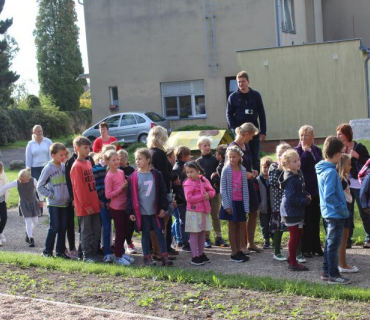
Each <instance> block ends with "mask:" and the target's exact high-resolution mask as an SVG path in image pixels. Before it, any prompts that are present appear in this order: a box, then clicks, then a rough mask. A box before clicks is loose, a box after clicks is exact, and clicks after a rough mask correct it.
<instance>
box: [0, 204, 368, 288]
mask: <svg viewBox="0 0 370 320" xmlns="http://www.w3.org/2000/svg"><path fill="white" fill-rule="evenodd" d="M47 228H48V225H47V217H45V216H43V217H41V218H39V224H38V226H37V228H36V230H35V242H36V247H35V248H29V247H28V245H27V243H26V242H25V240H24V236H25V226H24V220H23V218H22V217H19V216H18V212H17V210H16V209H10V210H9V211H8V223H7V225H6V227H5V231H4V234H5V236H6V238H7V243H5V244H4V245H3V246H2V247H0V251H1V250H6V251H17V252H32V253H35V254H40V253H41V252H42V249H43V244H44V241H45V238H46V233H47ZM76 236H77V234H76ZM76 239H77V237H76ZM135 245H136V246H137V248H140V247H141V246H140V242H139V241H135ZM206 254H207V255H208V256H209V258H210V259H211V260H212V262H211V263H209V264H205V265H204V266H199V267H194V266H192V265H190V259H191V258H190V257H191V256H190V253H184V252H181V253H180V255H179V256H177V259H176V261H175V266H179V267H181V268H184V269H199V270H201V269H204V270H213V271H215V272H220V273H224V274H248V275H252V276H271V277H274V278H283V279H290V280H291V279H296V280H307V281H314V282H320V272H321V266H322V258H321V257H314V258H311V259H307V263H306V266H307V267H308V268H309V269H310V270H309V271H308V272H289V271H288V269H287V263H286V262H278V261H275V260H273V259H272V256H273V251H272V250H271V249H269V250H264V251H263V252H262V253H252V254H251V255H250V260H249V261H248V262H246V263H232V262H230V261H229V257H230V249H228V248H212V249H206ZM283 254H285V255H286V254H287V250H286V248H284V250H283ZM136 257H137V259H136V260H137V262H136V264H138V265H139V264H141V259H142V256H141V254H140V252H139V254H137V255H136ZM347 257H348V258H347V259H348V262H349V264H351V265H356V266H357V267H358V268H359V270H360V272H359V273H357V274H349V275H348V277H349V278H350V279H351V280H352V285H354V286H359V287H364V288H369V287H370V277H368V272H369V271H370V270H369V269H370V267H369V261H370V250H369V249H362V248H360V247H354V248H353V249H350V250H348V251H347Z"/></svg>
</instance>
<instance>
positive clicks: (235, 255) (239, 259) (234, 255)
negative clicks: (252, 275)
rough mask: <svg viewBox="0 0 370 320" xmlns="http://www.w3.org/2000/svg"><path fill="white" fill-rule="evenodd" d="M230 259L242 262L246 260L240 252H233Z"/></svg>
mask: <svg viewBox="0 0 370 320" xmlns="http://www.w3.org/2000/svg"><path fill="white" fill-rule="evenodd" d="M230 261H231V262H237V263H241V262H244V259H243V258H242V257H241V256H240V255H238V253H236V254H232V255H231V256H230Z"/></svg>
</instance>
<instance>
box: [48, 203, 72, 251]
mask: <svg viewBox="0 0 370 320" xmlns="http://www.w3.org/2000/svg"><path fill="white" fill-rule="evenodd" d="M48 209H49V210H48V211H49V230H48V234H47V236H46V241H45V248H44V253H52V252H53V249H54V242H55V237H56V236H57V234H58V238H57V246H56V253H64V252H65V250H66V244H65V242H66V230H67V215H68V208H67V207H65V208H62V207H53V206H49V207H48Z"/></svg>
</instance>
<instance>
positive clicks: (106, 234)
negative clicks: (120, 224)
mask: <svg viewBox="0 0 370 320" xmlns="http://www.w3.org/2000/svg"><path fill="white" fill-rule="evenodd" d="M100 219H101V223H102V225H103V250H104V255H108V254H111V251H110V234H111V232H112V217H111V214H110V212H109V210H108V209H107V207H106V205H104V208H100Z"/></svg>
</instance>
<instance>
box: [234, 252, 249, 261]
mask: <svg viewBox="0 0 370 320" xmlns="http://www.w3.org/2000/svg"><path fill="white" fill-rule="evenodd" d="M237 255H239V257H240V258H242V259H243V261H244V262H245V261H248V260H249V257H248V256H247V255H245V254H244V253H243V251H239V252H238V253H237Z"/></svg>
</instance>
